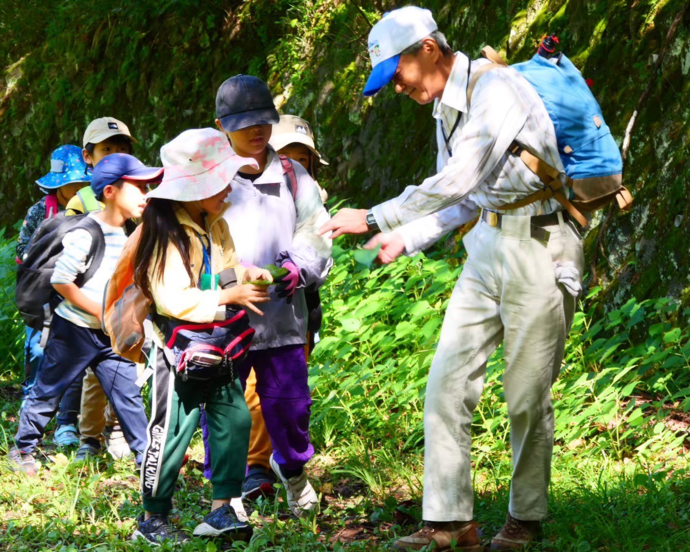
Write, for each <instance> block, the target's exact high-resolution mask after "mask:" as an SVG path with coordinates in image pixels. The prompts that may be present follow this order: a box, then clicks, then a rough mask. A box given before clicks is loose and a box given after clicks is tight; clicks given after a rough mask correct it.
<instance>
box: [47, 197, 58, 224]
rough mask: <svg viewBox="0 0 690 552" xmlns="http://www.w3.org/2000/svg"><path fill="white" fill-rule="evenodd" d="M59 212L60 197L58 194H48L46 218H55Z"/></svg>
mask: <svg viewBox="0 0 690 552" xmlns="http://www.w3.org/2000/svg"><path fill="white" fill-rule="evenodd" d="M57 213H58V198H57V194H48V195H47V196H46V218H47V219H48V218H53V217H54V216H55V215H57Z"/></svg>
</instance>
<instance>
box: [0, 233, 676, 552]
mask: <svg viewBox="0 0 690 552" xmlns="http://www.w3.org/2000/svg"><path fill="white" fill-rule="evenodd" d="M15 236H16V228H8V229H5V231H3V232H0V238H1V240H2V241H1V243H0V286H1V287H0V289H2V294H3V295H2V298H1V300H0V320H1V323H2V331H1V332H0V355H1V356H2V358H3V359H4V362H3V364H2V371H1V372H0V403H1V406H2V410H1V414H0V418H1V419H0V428H1V430H2V431H1V432H0V454H2V455H3V456H4V454H6V452H7V448H8V446H9V443H10V442H11V439H12V436H13V435H14V433H15V431H16V427H17V412H18V408H19V404H20V383H21V379H22V351H21V349H22V342H23V327H22V325H21V323H20V320H19V318H18V316H17V314H16V310H15V308H14V305H13V286H14V277H15V276H14V274H15V267H14V239H15ZM356 248H357V245H356V243H355V242H354V241H352V240H347V239H345V240H338V241H337V242H336V244H335V246H334V258H335V267H334V269H333V271H332V272H331V275H330V277H329V279H328V281H327V283H326V284H325V286H324V288H323V291H322V300H323V304H324V310H325V324H324V328H323V331H322V341H321V343H320V344H319V346H318V347H317V349H316V352H315V354H314V355H313V357H312V359H311V362H310V385H311V387H312V389H313V399H314V406H313V411H312V430H311V431H312V438H313V441H314V444H315V448H316V450H317V455H316V456H315V458H314V460H313V461H312V462H311V463H310V466H309V473H310V475H311V477H312V478H313V480H314V482H315V487H316V489H317V492H319V493H320V495H321V513H320V515H318V516H312V517H310V518H307V519H301V520H296V519H294V518H292V517H291V516H290V515H289V513H288V509H287V507H286V504H285V501H284V500H283V499H282V498H281V499H279V500H277V501H263V500H260V501H259V502H258V503H256V504H253V505H250V507H249V508H248V511H249V512H250V516H251V519H252V520H253V523H254V524H255V527H256V531H255V536H254V539H253V540H252V542H251V543H250V544H249V545H245V544H243V543H236V544H235V545H234V547H235V548H236V549H246V550H252V551H263V550H276V551H277V550H285V551H288V550H290V551H293V550H294V551H300V550H343V549H347V550H386V549H388V548H389V547H390V545H391V543H392V542H393V541H394V539H395V538H396V537H397V536H400V535H403V534H407V533H409V532H412V531H413V530H414V529H415V527H416V525H417V524H418V523H419V521H420V519H421V510H420V505H421V490H422V463H423V445H424V442H423V428H422V413H423V400H424V387H425V379H426V374H427V372H428V369H429V365H430V363H431V358H432V356H433V352H434V346H435V343H436V341H437V339H438V335H439V331H440V327H441V322H442V318H443V312H444V309H445V306H446V304H447V302H448V299H449V297H450V293H451V291H452V288H453V285H454V282H455V281H456V280H457V277H458V275H459V274H460V272H461V270H462V264H461V261H462V258H463V256H464V250H463V248H462V246H461V244H460V242H459V239H458V238H457V236H450V237H449V238H447V239H446V240H445V242H444V243H442V244H440V245H439V246H437V247H436V248H435V249H434V250H433V251H432V252H431V253H429V254H428V256H425V255H418V256H416V257H414V258H402V259H400V260H399V261H398V262H396V263H394V264H392V265H389V266H386V267H375V266H374V267H368V266H366V264H363V263H362V262H359V261H358V260H356V259H360V260H361V258H362V256H361V255H358V254H357V253H356ZM598 293H600V290H599V289H598V288H595V289H591V290H589V292H588V295H587V297H586V298H584V300H583V302H582V303H581V309H580V311H579V312H578V314H577V315H576V318H575V323H574V325H573V329H572V332H571V335H570V338H569V341H568V344H567V349H566V358H565V360H564V364H563V369H562V373H561V376H560V378H559V380H558V382H557V383H556V385H555V386H554V392H553V396H554V404H555V411H556V448H555V456H554V461H553V478H552V485H551V504H550V515H549V519H548V521H547V522H546V525H545V536H546V540H545V541H544V543H543V545H541V546H540V547H539V548H537V550H550V551H567V550H568V551H569V550H572V551H576V552H586V551H590V550H598V551H607V552H614V551H619V552H623V551H625V552H634V551H643V550H650V551H660V552H661V551H678V550H687V543H688V542H689V541H690V530H688V527H689V525H690V477H688V475H689V472H688V462H687V459H686V458H687V457H686V452H687V450H688V448H689V447H690V440H689V439H688V427H689V424H688V422H690V413H689V411H690V370H689V369H688V368H689V360H690V358H689V357H690V330H688V327H687V323H686V322H687V317H688V314H689V313H688V312H679V307H678V306H677V305H676V304H674V303H673V302H671V301H669V300H667V299H663V298H660V299H656V300H647V301H642V302H637V301H636V300H635V299H634V298H631V299H630V300H629V301H628V302H627V303H625V304H624V306H623V307H622V308H620V309H617V310H612V311H608V312H604V310H603V309H602V308H601V307H600V306H599V304H598V303H597V294H598ZM503 369H504V363H503V359H502V352H501V350H500V349H499V350H498V351H497V352H496V354H494V356H493V357H492V359H491V361H490V363H489V366H488V370H487V375H486V383H485V390H484V395H483V398H482V401H481V403H480V405H479V407H478V409H477V411H476V413H475V417H474V425H473V440H474V443H473V449H472V459H473V465H474V482H475V489H476V504H475V506H476V508H475V510H476V515H475V519H476V521H477V523H478V525H479V528H480V529H481V531H482V535H483V539H484V541H485V542H488V541H489V540H490V538H491V537H492V536H493V534H494V533H495V532H496V531H498V529H500V527H501V525H502V524H503V521H504V518H505V513H506V509H507V503H508V493H509V482H510V474H511V455H510V444H509V443H510V433H509V426H508V423H507V410H506V403H505V400H504V397H503V393H502V385H501V379H502V373H503ZM146 391H147V390H146V388H145V394H147V393H146ZM51 434H52V428H51V431H50V432H49V435H48V436H47V437H46V440H45V444H44V448H43V453H42V455H41V460H42V463H43V467H42V469H41V470H40V472H39V475H38V477H35V478H28V477H25V476H23V475H18V474H15V473H12V472H11V471H9V469H8V468H7V466H6V464H5V462H4V458H2V457H0V460H1V462H0V464H1V465H0V549H2V550H12V551H31V552H34V551H39V550H41V551H42V550H59V551H65V552H66V551H76V550H148V549H149V547H148V545H146V544H140V543H132V542H131V541H129V535H130V534H131V533H132V531H133V528H134V518H135V516H136V515H137V514H138V513H139V512H140V510H141V502H140V498H139V493H138V476H137V474H136V472H135V470H134V467H133V465H132V464H131V463H130V462H128V461H118V462H113V461H112V460H110V458H109V457H106V456H101V457H97V458H95V459H94V460H93V461H91V462H89V463H88V464H86V465H76V464H74V463H71V462H70V460H71V459H72V457H73V455H74V453H75V451H74V450H58V449H56V448H55V447H54V446H52V435H51ZM201 462H203V447H202V446H201V440H200V435H197V436H196V437H195V439H194V441H193V444H192V448H191V451H190V461H189V463H188V464H187V465H186V466H185V468H184V469H183V472H182V474H181V476H180V479H179V484H178V487H179V490H178V492H177V493H176V502H175V511H174V521H175V523H176V524H177V525H178V526H180V527H182V529H183V530H185V531H188V532H189V533H190V534H191V530H192V529H193V527H194V526H195V525H196V524H197V523H198V522H199V521H200V520H201V518H202V517H203V515H205V514H206V513H207V511H208V509H209V508H210V488H209V485H208V483H207V482H205V481H204V480H203V477H202V475H201ZM226 548H232V547H231V546H230V545H227V544H224V543H220V542H207V541H203V540H201V539H193V540H192V541H190V542H189V543H187V544H184V545H183V546H181V547H179V549H181V550H201V551H206V552H214V551H216V550H221V549H226ZM172 549H173V547H172V546H171V545H166V546H164V547H163V548H162V550H172Z"/></svg>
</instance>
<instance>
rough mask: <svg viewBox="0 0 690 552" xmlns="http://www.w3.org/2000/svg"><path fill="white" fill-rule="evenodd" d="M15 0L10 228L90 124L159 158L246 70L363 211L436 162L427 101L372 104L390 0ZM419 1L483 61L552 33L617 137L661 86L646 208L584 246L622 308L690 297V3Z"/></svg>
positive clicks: (2, 125) (629, 171) (9, 80)
mask: <svg viewBox="0 0 690 552" xmlns="http://www.w3.org/2000/svg"><path fill="white" fill-rule="evenodd" d="M7 3H8V2H6V1H4V0H0V15H1V16H2V17H0V19H2V22H3V23H2V25H0V60H2V65H3V67H5V70H4V73H3V74H2V75H1V76H0V159H2V173H1V174H0V190H1V192H2V197H3V201H2V202H1V204H0V217H2V221H3V223H4V224H11V223H14V221H16V220H17V219H18V218H20V217H21V216H23V213H24V212H25V210H26V208H27V207H28V206H29V205H30V204H31V203H32V202H33V201H35V200H36V199H38V197H39V196H40V192H39V190H38V189H37V188H36V186H35V185H34V181H35V180H36V178H38V177H39V176H41V175H42V174H43V173H45V172H46V171H47V170H48V168H49V162H48V158H49V155H50V152H51V151H52V150H53V149H54V148H56V147H57V146H59V145H61V144H64V143H75V144H80V142H81V135H82V133H83V131H84V128H85V127H86V125H87V124H88V122H89V120H91V119H92V118H95V117H100V116H103V115H112V116H115V117H118V118H121V119H123V120H125V121H126V122H127V123H128V124H129V126H130V128H131V129H132V131H133V133H134V134H135V136H136V137H137V138H138V139H139V144H138V145H137V147H136V150H135V153H136V154H137V155H138V156H140V157H141V158H142V159H143V160H145V161H147V162H149V163H152V164H153V163H157V162H159V161H158V158H157V155H158V150H159V148H160V146H161V145H162V144H164V143H165V142H166V141H167V140H169V139H170V138H172V137H173V136H175V135H176V134H177V133H179V132H180V131H182V130H184V129H186V128H191V127H198V126H209V125H213V119H214V95H215V90H216V88H217V87H218V85H219V84H220V83H221V82H222V81H223V80H224V79H225V78H227V77H229V76H231V75H233V74H237V73H250V74H255V75H257V76H260V77H262V78H264V79H265V80H267V81H268V82H269V84H270V86H271V88H272V90H273V91H274V93H275V96H276V103H277V104H278V105H279V107H280V108H281V109H282V111H283V112H285V113H294V114H299V115H302V116H304V117H306V118H308V119H309V120H311V121H312V123H313V125H314V128H315V131H316V133H317V135H318V142H319V146H320V148H321V149H322V150H323V153H324V154H325V156H326V158H327V159H328V160H329V161H330V162H331V165H330V167H329V169H328V170H327V171H324V172H323V174H322V175H321V180H322V183H323V184H324V185H325V186H326V187H327V188H328V189H329V191H330V192H331V194H337V195H338V196H340V197H342V198H350V200H351V201H353V202H356V203H358V204H359V205H361V206H367V205H371V204H373V203H375V202H377V201H380V200H381V199H384V198H387V197H390V196H392V195H394V194H397V193H399V192H400V191H402V189H403V188H404V187H405V186H407V185H410V184H415V183H418V182H419V181H420V180H421V179H423V178H424V177H425V176H427V175H429V174H431V173H432V172H433V171H434V160H435V148H436V146H435V141H434V129H433V120H432V118H431V107H430V106H426V107H420V106H418V105H416V104H414V103H413V102H411V101H410V100H407V99H406V98H398V97H395V94H394V93H393V92H392V91H391V90H386V91H385V92H384V93H382V94H380V95H379V96H377V97H376V98H375V99H364V98H363V97H362V96H361V90H362V87H363V85H364V81H365V80H366V76H367V74H368V58H367V57H366V53H367V52H366V38H367V34H368V31H369V28H370V25H371V23H372V22H375V21H376V20H377V19H378V17H380V14H381V13H382V12H384V11H386V10H388V9H391V8H392V7H394V6H393V3H392V2H387V1H373V2H361V1H359V0H350V1H344V0H301V1H296V0H276V1H274V2H262V1H259V0H254V1H245V2H239V1H236V0H235V1H229V0H226V1H220V0H209V1H207V2H203V3H199V2H196V1H193V0H177V1H172V0H158V1H156V2H125V3H124V4H123V7H122V8H116V9H112V7H111V6H110V5H100V4H98V3H94V2H88V1H86V0H73V1H72V2H69V3H65V4H64V5H63V6H62V7H60V8H59V9H58V10H57V11H56V10H52V9H48V8H46V7H45V6H43V5H36V6H34V5H32V4H31V3H30V4H25V5H18V4H16V3H12V7H5V4H7ZM417 3H418V5H421V6H424V7H428V8H429V9H431V10H432V11H433V12H434V14H435V16H436V19H437V21H438V23H439V27H440V28H441V30H443V31H445V32H446V34H447V36H448V38H449V41H450V43H451V44H452V45H453V46H454V47H455V48H456V49H458V50H462V51H464V52H467V53H468V54H470V55H472V56H478V55H479V50H480V49H481V47H482V46H483V45H484V44H491V45H493V46H494V47H495V48H496V49H498V50H501V52H502V53H503V54H504V56H505V57H506V58H507V59H508V61H509V62H513V63H514V62H519V61H524V60H525V59H528V58H529V57H530V56H531V55H533V53H534V51H535V44H536V43H537V42H538V40H539V38H540V37H541V36H543V35H544V34H547V33H549V34H557V35H558V36H559V38H560V40H561V48H562V50H563V51H564V52H566V53H567V54H568V55H569V57H570V58H571V59H572V60H573V61H574V63H575V64H576V65H577V66H578V67H579V68H580V69H581V70H582V72H583V74H584V76H585V77H586V78H589V79H591V80H592V90H593V92H594V94H595V96H596V97H597V98H598V99H599V101H600V103H601V105H602V108H603V111H604V115H605V117H606V121H607V123H608V124H609V126H610V127H611V128H612V131H613V133H614V135H615V137H616V139H617V141H618V142H619V143H620V144H622V143H623V139H624V135H625V130H626V127H627V125H628V122H629V120H630V117H631V116H632V114H633V112H634V111H635V109H636V107H638V103H639V100H640V98H641V97H642V95H643V93H644V92H645V90H646V89H647V88H648V87H649V93H648V94H647V96H646V99H645V101H644V102H643V103H642V104H641V105H640V106H639V111H638V115H637V122H636V125H635V127H634V130H633V133H632V137H631V141H630V142H631V145H630V149H629V153H628V157H627V161H626V166H625V175H624V180H625V184H626V185H627V186H628V188H629V189H631V191H632V192H633V194H634V195H635V206H634V209H633V210H632V212H631V213H629V214H619V213H616V212H613V213H611V216H608V213H607V212H603V213H599V214H598V215H597V216H595V217H594V219H593V220H592V222H591V223H590V227H589V228H588V232H587V247H588V258H589V260H590V261H592V262H593V264H594V265H596V276H597V279H598V281H599V283H600V284H602V285H603V287H604V288H605V290H606V296H607V302H609V303H611V304H617V303H619V302H620V301H623V300H624V299H625V298H627V297H629V296H630V294H631V293H633V294H634V295H635V296H636V297H637V298H638V299H642V298H644V297H648V296H659V295H664V294H669V295H671V296H673V297H674V298H677V299H682V300H684V301H687V300H688V299H687V295H689V294H687V293H686V292H685V291H684V290H686V288H688V287H689V285H688V268H689V265H690V250H689V248H690V245H689V242H688V230H689V229H690V201H688V195H689V194H688V192H689V191H690V190H689V189H688V188H689V187H690V186H689V184H688V181H689V179H688V176H689V175H690V168H689V166H688V164H687V162H686V158H687V156H688V146H689V144H688V141H689V125H690V79H689V78H688V75H689V74H690V10H688V11H686V12H683V10H684V9H685V8H686V4H687V2H686V1H685V0H647V1H644V0H634V1H632V0H629V1H623V0H619V1H607V2H602V1H600V0H587V1H585V0H553V1H549V0H531V1H520V0H501V1H486V2H484V1H483V2H479V1H464V0H453V1H449V0H443V1H440V0H424V1H419V2H417ZM683 13H684V16H683V15H682V14H683ZM29 21H30V22H31V24H29V23H28V22H29ZM674 23H675V27H674V28H673V32H672V33H670V34H669V30H670V29H671V28H672V27H673V25H674ZM660 56H661V61H660V62H659V63H657V62H658V61H659V57H660ZM607 219H608V220H607ZM604 221H607V222H604ZM592 273H594V271H592Z"/></svg>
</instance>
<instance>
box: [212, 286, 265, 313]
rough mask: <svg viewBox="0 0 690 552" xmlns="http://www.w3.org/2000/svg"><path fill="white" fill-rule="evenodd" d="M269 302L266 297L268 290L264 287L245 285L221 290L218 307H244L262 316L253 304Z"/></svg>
mask: <svg viewBox="0 0 690 552" xmlns="http://www.w3.org/2000/svg"><path fill="white" fill-rule="evenodd" d="M268 301H270V299H269V296H268V289H267V287H266V286H255V285H253V284H247V285H243V286H233V287H231V288H229V289H223V290H221V292H220V301H219V302H218V304H220V305H239V306H241V307H246V308H248V309H249V310H251V311H252V312H255V313H256V314H258V315H259V316H263V315H264V313H263V312H261V311H260V310H259V309H258V308H257V307H255V306H254V304H255V303H266V302H268Z"/></svg>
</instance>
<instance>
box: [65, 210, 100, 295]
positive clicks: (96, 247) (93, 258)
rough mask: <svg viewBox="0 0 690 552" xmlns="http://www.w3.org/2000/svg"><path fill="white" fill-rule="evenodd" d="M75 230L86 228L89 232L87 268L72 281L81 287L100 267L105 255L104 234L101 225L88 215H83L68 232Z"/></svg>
mask: <svg viewBox="0 0 690 552" xmlns="http://www.w3.org/2000/svg"><path fill="white" fill-rule="evenodd" d="M75 230H86V231H87V232H88V233H89V234H91V247H90V249H89V254H88V256H87V262H88V268H87V269H86V271H85V272H84V273H83V274H80V275H79V276H78V277H77V279H76V280H75V282H74V283H75V284H77V286H78V287H80V288H81V287H83V286H84V284H86V282H88V281H89V280H90V279H91V278H93V276H94V274H96V271H97V270H98V269H99V268H100V267H101V263H102V262H103V256H104V255H105V236H104V235H103V230H102V229H101V225H100V224H98V223H97V222H96V221H95V220H93V219H92V218H91V217H89V216H84V218H83V219H82V220H81V221H80V222H79V224H78V225H77V226H75V227H74V228H73V229H72V230H70V232H68V233H71V232H74V231H75ZM89 259H90V261H89Z"/></svg>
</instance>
